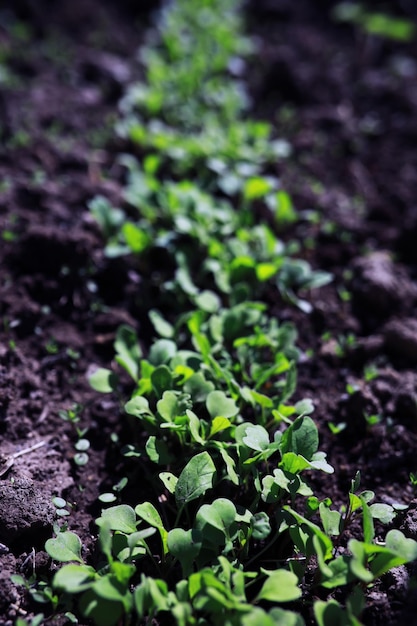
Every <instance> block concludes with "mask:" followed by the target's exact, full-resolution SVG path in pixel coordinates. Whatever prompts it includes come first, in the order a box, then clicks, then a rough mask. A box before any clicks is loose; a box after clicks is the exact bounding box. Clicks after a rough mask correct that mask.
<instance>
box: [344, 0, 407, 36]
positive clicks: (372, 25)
mask: <svg viewBox="0 0 417 626" xmlns="http://www.w3.org/2000/svg"><path fill="white" fill-rule="evenodd" d="M333 16H334V18H335V19H337V20H339V21H341V22H351V23H353V24H356V25H358V26H359V27H360V28H361V29H363V30H364V31H365V32H366V33H367V34H369V35H374V36H377V37H384V38H386V39H393V40H395V41H404V42H407V41H410V40H411V39H413V38H414V36H415V32H416V28H415V24H414V23H413V22H412V21H411V20H407V19H405V18H400V17H395V16H393V15H388V14H387V13H379V12H373V11H367V9H366V8H365V7H364V6H363V5H361V4H357V3H353V2H342V3H340V4H338V5H337V6H336V7H335V9H334V10H333Z"/></svg>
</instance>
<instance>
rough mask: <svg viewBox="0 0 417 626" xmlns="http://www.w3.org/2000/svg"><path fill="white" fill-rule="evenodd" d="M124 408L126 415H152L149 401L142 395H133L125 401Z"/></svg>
mask: <svg viewBox="0 0 417 626" xmlns="http://www.w3.org/2000/svg"><path fill="white" fill-rule="evenodd" d="M124 409H125V411H126V413H127V414H128V415H134V416H135V417H141V416H142V415H152V413H151V411H150V408H149V402H148V401H147V399H146V398H144V397H143V396H134V397H133V398H132V399H131V400H129V402H126V404H125V406H124Z"/></svg>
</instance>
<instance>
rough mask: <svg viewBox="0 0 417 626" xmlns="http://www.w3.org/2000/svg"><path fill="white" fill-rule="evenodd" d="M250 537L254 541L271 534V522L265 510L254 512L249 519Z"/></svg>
mask: <svg viewBox="0 0 417 626" xmlns="http://www.w3.org/2000/svg"><path fill="white" fill-rule="evenodd" d="M250 524H251V528H252V537H253V539H255V540H256V541H262V540H264V539H266V538H267V537H269V535H270V534H271V524H270V521H269V517H268V515H267V514H266V513H265V511H260V512H259V513H255V515H253V516H252V517H251V520H250Z"/></svg>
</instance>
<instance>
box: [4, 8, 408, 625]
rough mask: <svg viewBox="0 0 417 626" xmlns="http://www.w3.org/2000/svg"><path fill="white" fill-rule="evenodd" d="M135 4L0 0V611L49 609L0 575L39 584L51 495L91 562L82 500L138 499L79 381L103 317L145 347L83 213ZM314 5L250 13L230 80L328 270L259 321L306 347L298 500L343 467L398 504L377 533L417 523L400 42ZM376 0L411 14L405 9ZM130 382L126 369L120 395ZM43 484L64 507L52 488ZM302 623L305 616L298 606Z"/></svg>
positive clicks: (104, 361) (91, 514)
mask: <svg viewBox="0 0 417 626" xmlns="http://www.w3.org/2000/svg"><path fill="white" fill-rule="evenodd" d="M8 4H9V7H8V6H7V5H8ZM133 4H134V3H128V2H126V3H121V4H120V6H119V5H117V8H116V3H114V6H113V5H112V4H111V3H108V6H103V3H99V2H95V1H94V0H90V1H89V2H88V3H86V2H79V3H71V11H69V12H68V13H67V12H66V11H65V10H64V8H62V7H57V8H53V9H52V8H51V7H47V6H46V5H47V3H45V12H43V11H42V13H41V11H40V9H38V7H35V6H34V4H32V3H31V2H23V1H22V2H14V3H11V2H10V3H6V4H5V6H4V8H3V6H2V8H1V13H0V18H1V22H0V45H1V49H2V51H3V58H4V72H3V73H2V74H1V81H2V83H3V85H2V93H1V94H0V110H1V111H2V120H3V121H2V126H1V134H2V140H1V145H2V147H1V149H0V176H1V179H0V184H1V192H0V231H1V234H2V245H1V248H0V268H1V282H0V284H1V295H0V310H1V317H2V325H1V328H0V380H1V388H0V419H1V421H0V428H1V445H0V450H1V454H2V456H3V457H4V458H5V465H4V467H3V469H4V472H2V474H1V476H0V494H1V498H0V541H1V542H2V545H1V546H0V547H1V550H0V570H1V574H0V621H1V623H4V624H9V623H10V624H11V623H13V621H14V620H15V619H16V617H21V618H25V617H26V616H27V615H28V616H29V618H31V616H33V615H36V614H38V613H40V612H43V613H44V614H45V616H46V617H45V618H44V621H43V622H42V623H51V624H52V623H54V624H59V623H65V621H66V618H65V617H64V615H63V612H61V613H59V614H58V615H55V616H53V615H51V605H50V604H48V603H45V604H43V605H39V604H36V603H34V601H33V598H32V596H31V595H30V594H29V593H28V592H27V590H25V587H24V586H22V585H17V584H16V579H15V578H11V577H12V576H13V575H16V574H18V575H20V576H22V577H23V578H25V579H26V580H31V577H32V576H33V575H34V574H35V575H36V579H37V581H42V580H45V581H46V580H50V579H51V576H52V573H53V572H54V571H56V569H57V565H56V563H55V564H54V563H52V562H51V559H50V558H49V556H48V554H47V552H45V549H44V546H45V541H46V540H47V539H48V538H50V537H51V536H52V534H53V530H52V527H53V525H54V524H57V523H58V522H59V521H61V523H62V520H63V519H64V518H65V520H66V516H65V515H59V514H57V509H58V511H59V509H61V510H65V511H68V512H69V515H68V520H67V521H68V526H69V529H70V530H71V531H73V532H75V533H77V535H78V536H79V537H80V539H81V542H82V545H83V557H84V559H86V561H87V562H90V561H93V560H94V558H95V554H96V551H97V547H96V541H95V537H96V535H97V527H96V526H95V524H94V520H95V519H96V518H97V517H98V516H99V515H100V511H101V508H102V504H101V503H100V502H99V501H98V496H99V495H100V494H103V493H106V492H109V491H111V490H112V488H113V487H114V486H115V485H117V484H118V482H119V481H120V480H121V479H123V478H124V477H125V476H128V477H129V478H130V486H129V487H128V488H127V492H126V494H127V495H126V498H127V500H128V501H129V503H130V504H132V505H133V506H134V505H135V504H137V503H138V502H142V501H144V500H147V499H149V498H150V497H151V496H150V488H148V487H146V486H145V485H144V484H143V477H142V476H143V475H142V474H141V472H142V471H143V468H142V467H140V468H139V469H138V468H137V466H136V465H135V463H134V461H132V460H130V461H128V462H126V460H125V459H123V457H122V455H121V454H120V444H122V445H123V444H126V443H128V442H129V437H130V430H129V424H128V421H127V420H126V416H125V415H124V413H123V410H122V405H121V401H120V400H121V399H119V398H117V397H116V396H113V395H105V396H102V395H100V394H98V393H97V392H96V391H94V390H93V389H92V388H91V386H90V384H89V381H88V377H89V375H90V374H91V373H92V372H93V371H94V368H95V367H103V368H107V367H109V364H110V363H111V361H112V359H113V357H114V348H113V343H114V341H115V339H116V336H117V329H118V328H119V327H120V326H121V325H125V326H126V325H127V326H129V327H132V328H134V329H135V331H136V332H137V334H138V336H139V339H140V342H141V345H142V348H143V349H144V351H146V350H148V349H149V346H150V338H151V336H152V334H154V329H153V327H152V325H151V323H150V321H149V319H148V317H147V315H145V314H144V311H143V302H142V301H141V298H142V297H145V296H146V297H149V294H147V293H145V291H144V288H143V283H144V281H146V277H144V276H141V275H140V271H139V270H138V265H137V263H136V261H135V259H134V258H132V256H126V257H125V256H122V257H116V258H111V257H108V256H106V255H105V251H104V240H103V236H102V233H101V231H100V229H99V227H98V225H97V223H96V221H95V219H94V217H93V215H92V213H91V211H89V209H88V205H89V203H90V202H91V200H92V198H94V197H96V196H97V195H100V196H102V197H105V198H107V199H108V200H109V202H110V203H111V204H112V205H113V206H119V205H122V204H123V202H124V200H123V188H124V185H125V168H124V167H123V166H122V165H121V164H120V162H119V161H118V156H119V155H120V154H121V153H123V152H126V151H127V150H129V149H130V150H132V146H131V145H128V144H127V142H126V141H125V140H122V139H120V138H118V137H117V136H116V135H115V132H114V125H115V123H116V121H117V118H118V110H117V105H118V102H119V101H120V98H121V97H122V96H123V94H124V93H125V92H126V89H127V87H128V85H129V84H131V83H132V82H133V81H134V80H138V78H139V77H143V68H141V66H140V65H139V63H138V61H137V60H135V54H136V50H137V48H139V47H140V46H141V45H142V44H143V37H144V33H145V32H146V29H147V28H149V14H148V13H147V12H146V11H145V10H143V11H142V13H135V11H134V8H133ZM330 5H331V3H326V6H327V9H325V8H324V7H323V3H315V2H312V1H311V2H308V1H307V0H306V1H304V2H301V0H300V1H299V2H297V3H292V2H285V1H284V0H282V1H281V0H276V1H275V2H268V1H266V0H265V1H264V2H253V3H249V5H248V7H247V29H248V31H249V33H250V34H251V35H253V36H255V38H256V41H257V52H256V54H255V55H254V56H253V57H252V58H250V59H249V61H248V65H247V70H246V74H245V76H244V79H245V81H246V82H247V84H248V86H249V92H250V95H251V100H252V102H251V107H250V116H251V117H253V118H259V119H266V120H268V121H269V122H270V123H271V124H272V125H273V133H274V136H275V137H276V138H279V139H280V140H285V142H287V143H284V142H283V143H282V149H283V150H284V152H285V146H286V145H287V144H288V146H290V148H291V152H290V154H289V155H287V156H284V154H283V155H282V156H281V157H279V158H278V157H277V159H276V162H275V163H273V164H269V165H268V168H269V171H268V174H269V175H271V176H273V177H276V178H278V179H279V181H280V185H281V187H282V189H284V190H285V191H286V192H288V194H289V195H290V196H291V198H292V202H293V205H294V207H295V209H296V211H297V213H298V214H299V216H300V219H298V220H297V221H295V222H294V223H293V224H291V225H290V226H289V227H287V228H285V229H284V230H283V231H282V233H281V236H282V239H283V241H285V242H286V243H289V242H293V241H295V242H301V243H302V246H301V249H300V250H299V253H298V255H299V257H301V258H303V259H304V260H305V261H307V262H308V263H309V264H310V265H311V267H312V268H314V269H315V270H322V271H326V272H330V273H331V274H332V275H333V277H334V279H333V281H332V282H331V283H330V284H327V285H325V286H322V287H319V288H317V289H311V290H309V291H308V293H305V294H303V298H304V299H305V300H306V301H308V302H309V303H310V305H311V310H310V311H309V312H305V311H302V310H300V308H299V307H297V306H296V305H295V304H294V303H291V302H289V301H288V298H285V297H284V295H285V294H284V295H283V293H282V292H279V291H278V290H276V289H272V288H270V289H267V290H266V291H265V292H264V295H263V301H264V302H265V303H266V304H267V307H268V311H269V312H270V315H271V316H272V317H275V318H277V319H278V320H279V321H280V322H292V323H293V324H294V325H295V327H296V328H297V332H298V339H297V342H296V343H297V346H298V348H299V349H300V351H301V355H302V358H301V359H300V360H299V363H298V366H297V369H298V384H297V389H296V391H295V394H294V397H293V398H292V400H291V401H292V402H296V401H299V400H302V399H303V398H306V397H307V398H311V400H312V401H313V404H314V406H315V411H314V420H315V423H316V425H317V427H318V430H319V435H320V449H321V450H323V451H325V452H326V453H327V459H328V461H329V463H331V464H332V466H333V467H334V468H335V472H334V474H332V475H328V474H324V473H317V474H312V475H311V478H309V482H310V484H311V485H312V486H313V487H314V493H315V495H317V496H318V497H319V498H326V497H330V498H331V499H332V501H333V505H334V506H335V507H340V506H342V505H343V504H346V498H347V496H348V492H349V489H350V485H351V480H352V479H354V477H355V475H356V473H357V471H360V474H361V487H362V488H363V489H369V490H373V491H374V492H375V494H376V500H377V501H378V502H382V503H385V504H387V505H391V504H393V503H400V504H404V505H409V508H408V509H406V510H404V511H402V512H400V513H399V514H398V515H397V517H396V518H395V520H394V521H393V523H392V524H391V526H390V527H392V528H399V529H401V530H402V531H403V532H404V534H405V535H406V536H407V537H410V538H414V539H417V531H416V516H417V513H416V509H415V504H414V494H415V486H414V485H413V484H412V482H413V481H412V480H411V479H410V474H411V475H413V474H414V473H415V472H417V467H416V462H415V454H416V448H417V374H416V372H415V366H416V362H417V322H416V321H415V313H416V301H417V276H416V249H415V236H416V235H417V213H416V206H415V203H416V198H417V189H416V185H417V182H416V181H417V179H416V176H415V171H416V158H417V157H416V153H415V138H416V137H415V136H416V132H417V127H416V119H417V116H416V108H417V55H416V53H417V49H416V45H417V44H416V42H415V40H413V41H411V42H410V43H398V42H393V41H391V40H388V39H385V38H374V37H370V36H366V35H365V34H364V33H363V32H362V31H361V30H360V28H358V27H354V26H352V25H350V24H348V25H346V24H342V23H339V22H336V21H335V20H334V19H333V18H332V16H331V6H330ZM388 9H389V10H390V11H391V12H394V13H395V12H396V13H398V14H399V15H402V14H405V15H406V16H407V17H409V18H414V19H415V17H416V14H415V9H414V8H413V7H412V6H411V3H409V4H408V5H407V3H405V2H404V3H400V2H398V6H397V5H396V4H395V3H394V2H392V3H389V6H388ZM413 11H414V14H413ZM2 67H3V66H0V69H2ZM257 210H259V214H261V215H262V211H263V210H264V209H263V208H262V207H258V208H257ZM151 293H152V291H151ZM138 294H139V296H138ZM144 294H145V295H144ZM304 308H305V307H304ZM164 313H166V314H167V317H169V311H164ZM171 321H172V320H171ZM129 384H130V383H129V380H128V379H127V378H126V379H125V378H123V375H122V379H121V388H122V389H123V391H124V393H125V394H126V396H125V397H124V398H122V400H127V399H128V396H127V392H128V391H129V390H130V387H129ZM80 439H88V441H89V442H90V448H89V449H88V451H85V450H84V449H83V446H82V444H81V445H79V441H80ZM76 446H78V447H76ZM25 450H27V453H25V454H21V455H20V456H16V458H13V456H12V455H13V454H15V453H17V452H19V451H25ZM82 454H84V455H87V457H88V458H86V457H85V456H84V457H83V456H82ZM85 461H87V462H86V463H85V464H84V462H85ZM0 471H2V469H1V467H0ZM141 490H143V492H141ZM116 491H117V490H116ZM56 497H60V498H62V499H63V500H65V502H64V503H61V502H60V501H56V500H55V504H54V503H53V499H54V498H55V499H56ZM56 502H58V505H59V506H57V505H56ZM236 504H237V503H236ZM349 532H352V536H355V528H352V529H351V530H350V531H349ZM378 532H379V531H378ZM384 532H385V531H384ZM413 574H414V565H413V564H411V565H408V566H400V567H399V568H396V569H395V570H393V571H392V572H389V573H387V574H385V575H384V576H383V577H382V578H381V579H380V580H379V581H378V582H377V583H376V584H375V585H374V586H373V587H371V588H370V589H368V590H367V594H366V596H367V604H366V609H365V611H364V614H363V615H362V618H361V619H362V621H363V623H364V624H373V625H374V624H375V625H376V624H396V623H400V622H402V621H405V620H406V619H408V620H409V621H410V622H411V620H412V618H408V617H406V615H412V612H413V610H414V608H413V607H415V603H416V598H415V592H414V591H413V590H412V587H413V585H412V584H410V583H411V582H412V580H413V578H412V577H413ZM13 581H14V582H13ZM39 597H40V596H39V595H38V598H39ZM43 599H45V595H43ZM338 599H339V600H342V601H343V598H338ZM50 615H51V617H49V616H50ZM304 618H305V619H306V623H310V622H309V621H308V620H309V619H312V618H311V615H310V614H309V612H308V610H307V609H304ZM80 623H81V622H80Z"/></svg>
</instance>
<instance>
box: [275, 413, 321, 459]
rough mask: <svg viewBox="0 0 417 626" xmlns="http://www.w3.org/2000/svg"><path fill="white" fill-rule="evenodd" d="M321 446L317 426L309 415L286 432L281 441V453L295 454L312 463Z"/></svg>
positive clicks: (297, 420)
mask: <svg viewBox="0 0 417 626" xmlns="http://www.w3.org/2000/svg"><path fill="white" fill-rule="evenodd" d="M318 445H319V435H318V431H317V426H316V425H315V423H314V422H313V420H312V419H311V417H309V416H308V415H303V416H301V417H298V418H297V419H296V420H295V421H294V422H293V423H292V424H291V426H289V427H288V428H287V430H286V431H284V433H283V435H282V439H281V446H280V447H281V453H282V454H285V452H294V453H295V454H300V455H301V456H303V457H304V458H306V459H307V460H308V461H311V459H312V457H313V455H314V453H315V452H316V451H317V448H318Z"/></svg>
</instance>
